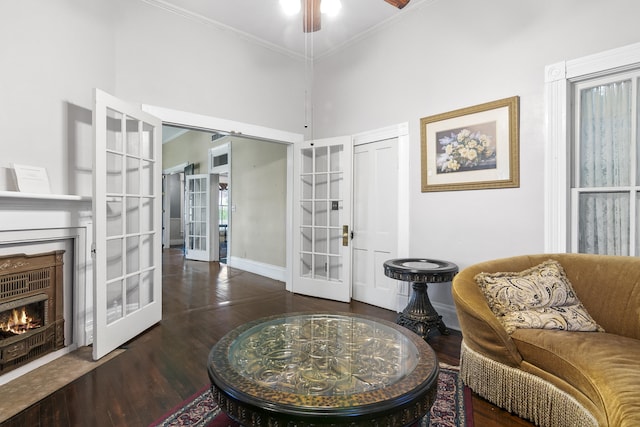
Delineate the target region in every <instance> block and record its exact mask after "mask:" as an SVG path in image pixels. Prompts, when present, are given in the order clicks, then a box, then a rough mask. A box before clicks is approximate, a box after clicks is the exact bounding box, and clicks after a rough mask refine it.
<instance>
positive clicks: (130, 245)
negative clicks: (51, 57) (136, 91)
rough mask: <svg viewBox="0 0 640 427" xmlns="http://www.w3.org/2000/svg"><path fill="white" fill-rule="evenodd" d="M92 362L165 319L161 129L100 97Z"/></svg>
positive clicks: (97, 111) (104, 95) (127, 106)
mask: <svg viewBox="0 0 640 427" xmlns="http://www.w3.org/2000/svg"><path fill="white" fill-rule="evenodd" d="M94 100H95V104H94V110H93V126H94V141H95V158H94V179H93V181H94V189H93V215H94V216H93V217H94V221H95V227H94V244H95V257H94V287H95V289H94V311H93V314H94V334H93V358H94V359H96V360H97V359H99V358H101V357H102V356H104V355H105V354H107V353H109V352H110V351H111V350H113V349H115V348H116V347H118V346H120V345H122V344H123V343H125V342H127V341H128V340H130V339H131V338H133V337H135V336H136V335H138V334H140V333H141V332H143V331H145V330H146V329H147V328H149V327H151V326H152V325H154V324H156V323H158V322H159V321H160V320H161V318H162V145H161V144H162V135H161V132H162V123H161V122H160V120H159V119H157V118H156V117H153V116H151V115H149V114H147V113H145V112H143V111H142V110H140V109H139V108H138V107H136V106H134V105H132V104H129V103H127V102H124V101H122V100H119V99H117V98H115V97H113V96H111V95H109V94H107V93H104V92H102V91H100V90H97V89H96V90H95V92H94Z"/></svg>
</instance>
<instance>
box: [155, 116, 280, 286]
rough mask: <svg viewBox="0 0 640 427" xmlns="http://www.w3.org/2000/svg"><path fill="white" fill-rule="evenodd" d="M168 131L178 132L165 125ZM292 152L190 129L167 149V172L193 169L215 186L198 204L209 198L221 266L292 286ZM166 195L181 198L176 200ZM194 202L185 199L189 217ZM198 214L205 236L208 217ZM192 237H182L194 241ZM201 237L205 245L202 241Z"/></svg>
mask: <svg viewBox="0 0 640 427" xmlns="http://www.w3.org/2000/svg"><path fill="white" fill-rule="evenodd" d="M164 128H175V126H172V125H167V124H165V125H164ZM172 133H174V132H171V131H170V132H169V134H170V135H171V134H172ZM287 151H288V148H287V145H286V144H282V143H279V142H275V141H272V140H265V139H263V138H251V137H245V136H244V135H236V134H230V133H225V132H220V131H213V130H208V129H202V128H187V132H184V133H181V134H180V135H179V136H178V137H176V138H171V139H169V140H166V141H165V143H164V144H163V164H164V165H165V166H167V165H173V164H185V163H190V164H193V165H194V168H193V169H194V174H195V175H197V176H199V177H201V179H204V177H206V178H207V179H208V180H209V181H210V182H211V183H215V184H211V185H208V186H207V188H208V193H206V194H205V193H202V192H201V193H202V194H198V195H197V196H198V200H202V199H203V198H204V196H205V195H206V198H207V199H208V202H207V207H208V208H209V210H210V211H211V218H210V226H209V227H208V229H209V230H210V235H211V237H210V239H211V241H212V242H213V241H214V240H215V241H216V246H217V250H218V252H217V253H216V259H215V260H220V261H221V262H223V263H227V264H228V265H229V266H231V267H237V268H240V269H243V270H246V271H250V272H254V273H257V274H261V275H264V276H267V277H271V278H274V279H277V280H281V281H286V275H285V272H286V248H287V240H286V239H287V231H286V218H287V197H288V191H289V188H288V185H287V163H288V154H287ZM232 152H233V155H232ZM168 179H177V178H168ZM169 185H171V184H169ZM200 188H202V186H200ZM166 193H167V195H168V196H169V197H172V196H173V197H174V198H175V194H173V193H171V192H169V191H167V192H166ZM191 199H192V197H189V195H187V196H184V200H185V203H184V204H183V205H182V206H181V208H182V209H183V212H184V211H185V210H186V212H188V213H189V212H192V211H193V209H190V208H189V206H188V204H189V201H190V200H191ZM174 206H175V204H174ZM198 208H199V209H200V211H201V213H200V216H199V219H198V218H196V220H197V221H200V223H199V224H194V226H195V225H197V226H198V227H200V229H199V230H200V233H202V230H203V229H205V228H207V227H206V226H205V223H204V222H203V221H202V217H203V216H206V214H203V213H202V212H203V205H202V204H200V205H199V206H198ZM167 212H168V213H169V215H170V216H171V217H173V218H174V220H173V222H176V219H175V218H176V216H177V215H175V214H174V213H172V212H171V210H167V209H166V208H165V216H167ZM181 218H184V214H183V215H182V216H181ZM184 222H185V224H186V226H188V225H189V224H191V223H192V222H193V221H192V219H191V218H189V216H187V218H186V219H185V220H184ZM169 226H170V227H171V229H170V230H169V233H170V234H171V235H173V236H174V237H175V236H176V233H175V231H172V229H173V228H175V227H173V226H172V225H169ZM189 231H190V229H188V230H186V231H185V232H184V233H183V234H184V236H181V237H185V236H188V235H189ZM196 237H197V238H198V239H200V240H199V241H200V242H201V244H202V242H203V240H202V238H201V237H200V236H194V238H196ZM194 241H195V240H194ZM188 242H190V240H189V241H188Z"/></svg>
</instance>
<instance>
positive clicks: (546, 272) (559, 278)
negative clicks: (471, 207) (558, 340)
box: [475, 260, 603, 333]
mask: <svg viewBox="0 0 640 427" xmlns="http://www.w3.org/2000/svg"><path fill="white" fill-rule="evenodd" d="M475 280H476V283H477V284H478V286H479V287H480V289H482V292H483V293H484V296H485V298H486V299H487V302H488V304H489V307H491V310H492V311H493V313H494V314H495V315H496V317H497V318H498V320H500V322H501V323H502V325H503V326H504V328H505V329H506V330H507V332H508V333H513V331H515V330H516V329H518V328H525V329H560V330H566V331H600V332H602V331H603V329H602V328H601V327H600V326H599V325H598V324H597V323H596V322H595V321H594V320H593V318H591V316H590V315H589V313H587V310H586V309H585V308H584V306H583V305H582V303H581V302H580V300H579V299H578V296H577V295H576V293H575V291H574V290H573V287H572V286H571V283H570V282H569V280H568V279H567V276H566V274H565V272H564V269H563V268H562V266H561V265H560V263H559V262H557V261H555V260H547V261H545V262H543V263H541V264H539V265H536V266H534V267H531V268H528V269H526V270H524V271H521V272H498V273H486V272H483V273H479V274H477V275H476V276H475Z"/></svg>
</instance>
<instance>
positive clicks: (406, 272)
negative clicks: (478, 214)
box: [384, 258, 458, 340]
mask: <svg viewBox="0 0 640 427" xmlns="http://www.w3.org/2000/svg"><path fill="white" fill-rule="evenodd" d="M457 273H458V266H457V265H455V264H453V263H451V262H449V261H441V260H437V259H424V258H400V259H391V260H389V261H385V263H384V274H385V275H386V276H388V277H391V278H392V279H396V280H401V281H403V282H410V283H411V284H412V287H413V295H411V298H410V299H409V303H408V304H407V307H406V308H405V309H404V310H403V311H402V313H400V314H399V315H398V318H397V320H396V323H397V324H398V325H401V326H404V327H406V328H408V329H410V330H412V331H413V332H415V333H416V334H418V335H420V336H421V337H422V338H423V339H425V340H426V339H428V337H429V333H430V332H431V331H432V330H433V329H434V328H438V330H439V331H440V333H441V334H443V335H448V334H449V329H447V327H446V326H445V324H444V322H443V321H442V316H440V315H438V312H437V311H436V309H435V308H433V305H431V301H429V294H427V283H442V282H450V281H451V280H452V279H453V276H455V275H456V274H457Z"/></svg>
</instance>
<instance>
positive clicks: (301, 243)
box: [292, 137, 353, 302]
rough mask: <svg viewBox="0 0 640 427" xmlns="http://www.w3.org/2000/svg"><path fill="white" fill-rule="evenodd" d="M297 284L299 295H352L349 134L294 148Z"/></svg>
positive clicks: (338, 297)
mask: <svg viewBox="0 0 640 427" xmlns="http://www.w3.org/2000/svg"><path fill="white" fill-rule="evenodd" d="M294 150H295V158H294V162H293V163H294V183H293V191H294V193H293V194H294V200H293V206H294V212H293V225H294V241H293V254H294V255H293V283H292V290H293V292H295V293H300V294H305V295H311V296H315V297H320V298H326V299H333V300H338V301H345V302H347V301H349V300H350V298H351V248H350V247H349V245H350V240H351V238H350V232H351V230H350V220H351V162H352V153H353V149H352V143H351V137H337V138H328V139H322V140H315V141H311V142H309V141H307V142H304V143H302V144H300V146H298V147H295V149H294Z"/></svg>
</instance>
